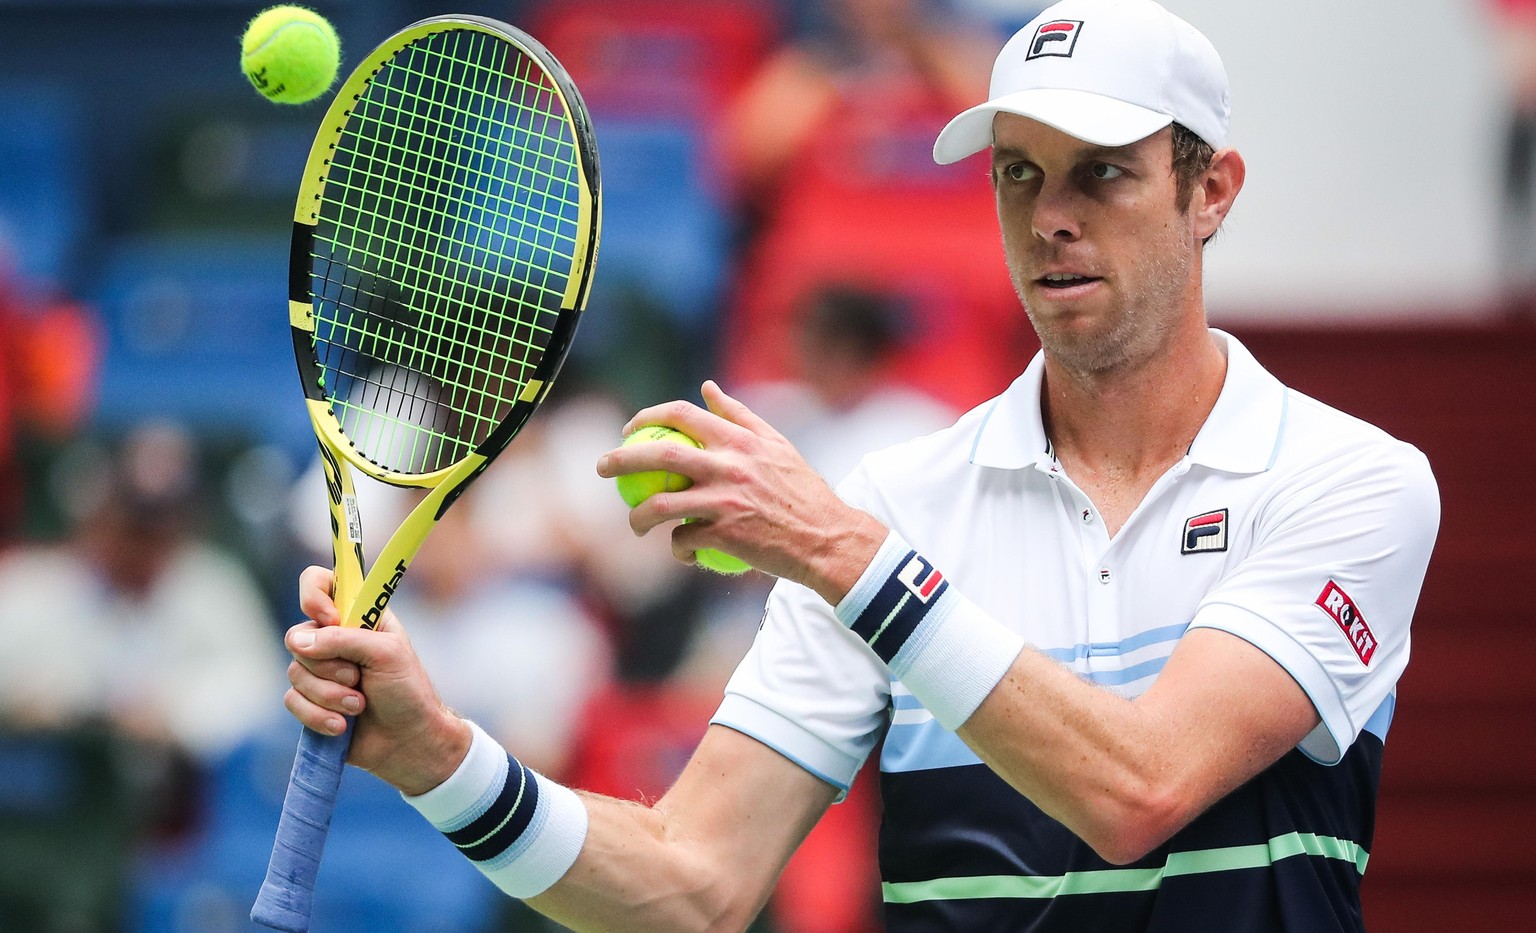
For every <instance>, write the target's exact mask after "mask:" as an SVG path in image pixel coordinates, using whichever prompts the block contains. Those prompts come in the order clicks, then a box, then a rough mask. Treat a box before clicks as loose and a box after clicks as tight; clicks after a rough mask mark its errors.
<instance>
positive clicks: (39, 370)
mask: <svg viewBox="0 0 1536 933" xmlns="http://www.w3.org/2000/svg"><path fill="white" fill-rule="evenodd" d="M49 292H50V290H49V289H46V288H39V287H24V284H23V282H22V281H21V279H20V277H19V274H18V273H17V271H16V269H15V266H14V263H13V261H12V257H11V250H10V246H9V244H8V243H7V242H6V240H5V231H4V230H3V229H0V544H4V543H6V542H8V541H11V540H14V539H16V538H17V537H20V536H22V534H23V532H24V530H25V529H24V526H25V524H26V520H27V518H28V516H27V514H26V513H27V510H28V508H29V506H33V505H35V504H36V503H35V502H29V501H28V499H29V493H30V492H32V491H34V490H31V489H30V488H29V487H31V486H32V485H33V482H32V481H33V480H34V479H35V476H34V474H35V470H34V469H31V468H30V467H31V464H30V463H29V462H28V454H29V453H31V452H32V451H31V448H33V447H44V446H45V447H50V448H51V447H55V446H58V445H62V444H63V443H64V442H65V441H67V440H68V439H69V438H70V437H71V436H72V435H73V433H74V432H75V431H76V430H77V429H78V428H79V427H80V425H81V423H82V422H83V421H84V419H85V417H86V415H87V414H88V412H89V409H90V405H91V400H92V399H91V391H92V389H93V388H94V385H95V376H96V369H97V364H98V362H99V357H100V352H101V348H100V344H101V338H100V334H99V333H98V329H97V324H96V321H95V319H94V317H93V316H92V315H91V314H90V313H89V312H88V311H87V310H86V309H85V308H84V307H83V306H81V305H79V304H77V303H75V302H73V301H69V300H67V299H63V298H58V297H55V296H53V295H51V294H50V293H49ZM38 459H41V458H38Z"/></svg>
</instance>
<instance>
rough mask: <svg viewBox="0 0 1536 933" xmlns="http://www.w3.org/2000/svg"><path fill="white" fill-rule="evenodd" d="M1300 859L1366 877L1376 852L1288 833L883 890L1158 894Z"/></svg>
mask: <svg viewBox="0 0 1536 933" xmlns="http://www.w3.org/2000/svg"><path fill="white" fill-rule="evenodd" d="M1298 855H1314V856H1318V857H1320V858H1332V859H1338V860H1340V861H1344V862H1351V863H1353V864H1354V866H1355V870H1356V871H1358V872H1359V873H1360V874H1362V875H1364V874H1365V863H1366V861H1367V860H1368V859H1369V858H1370V853H1368V852H1366V851H1365V850H1364V849H1362V848H1361V847H1360V846H1359V844H1358V843H1355V842H1351V841H1350V840H1348V839H1339V838H1337V837H1334V836H1319V835H1316V834H1315V833H1286V834H1285V835H1283V836H1276V837H1274V838H1273V839H1271V840H1269V842H1267V843H1259V844H1257V845H1251V846H1228V847H1226V848H1220V849H1196V850H1194V851H1190V852H1170V853H1169V854H1168V860H1167V862H1165V863H1164V865H1163V867H1161V868H1106V869H1100V870H1096V871H1073V872H1067V873H1066V874H1065V875H975V876H970V877H958V878H933V879H930V880H928V881H902V882H886V883H884V884H882V885H881V886H880V887H881V890H882V892H883V893H884V896H885V902H886V903H887V904H915V903H918V902H919V901H957V900H968V899H972V898H988V897H1000V898H1049V897H1058V896H1061V895H1067V894H1118V893H1122V892H1128V891H1154V890H1156V889H1157V888H1158V887H1159V886H1160V885H1162V883H1163V879H1164V878H1174V877H1178V876H1181V875H1206V874H1214V873H1216V872H1223V871H1240V870H1242V869H1246V868H1265V867H1267V866H1270V865H1273V864H1274V863H1276V862H1278V861H1280V860H1281V859H1287V858H1292V857H1294V856H1298Z"/></svg>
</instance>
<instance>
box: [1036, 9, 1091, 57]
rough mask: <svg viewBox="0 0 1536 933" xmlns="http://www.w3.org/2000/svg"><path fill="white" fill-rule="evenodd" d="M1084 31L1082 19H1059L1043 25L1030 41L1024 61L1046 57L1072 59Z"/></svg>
mask: <svg viewBox="0 0 1536 933" xmlns="http://www.w3.org/2000/svg"><path fill="white" fill-rule="evenodd" d="M1082 31H1083V21H1082V20H1080V19H1058V20H1052V21H1051V22H1049V23H1042V24H1041V25H1040V28H1039V29H1036V30H1035V38H1034V39H1033V40H1031V41H1030V43H1029V54H1028V55H1026V56H1024V60H1025V61H1029V60H1030V59H1032V58H1042V57H1044V56H1046V55H1056V56H1060V57H1061V58H1071V57H1072V50H1073V49H1075V48H1077V36H1078V33H1080V32H1082Z"/></svg>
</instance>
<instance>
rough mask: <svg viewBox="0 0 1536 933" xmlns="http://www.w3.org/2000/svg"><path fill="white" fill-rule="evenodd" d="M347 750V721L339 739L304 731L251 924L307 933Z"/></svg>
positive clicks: (349, 722) (349, 738)
mask: <svg viewBox="0 0 1536 933" xmlns="http://www.w3.org/2000/svg"><path fill="white" fill-rule="evenodd" d="M351 745H352V717H350V716H348V717H347V728H346V731H344V732H342V733H341V735H321V734H320V733H318V732H316V731H314V730H313V729H309V728H305V730H304V732H303V734H302V735H300V736H299V750H298V752H297V754H295V755H294V758H293V774H292V775H291V776H290V777H289V778H288V793H287V795H286V796H285V797H284V798H283V815H282V817H281V818H280V819H279V820H278V822H277V838H276V839H274V840H273V842H272V859H271V861H269V862H268V863H267V878H266V880H265V881H263V882H262V883H261V891H260V892H258V893H257V895H256V903H255V904H254V905H253V906H252V907H251V919H252V920H254V921H256V922H257V923H259V924H261V925H262V926H265V927H271V928H272V929H274V930H283V931H285V933H307V931H308V930H309V921H310V915H311V914H312V913H313V911H314V903H315V876H316V875H317V874H318V873H319V871H320V855H321V853H322V852H323V851H324V850H325V837H326V835H327V833H329V832H330V828H331V814H332V812H334V811H335V809H336V793H337V790H338V789H339V788H340V786H341V772H342V770H343V769H344V768H345V767H346V763H347V749H348V748H350V747H351Z"/></svg>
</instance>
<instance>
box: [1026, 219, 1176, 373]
mask: <svg viewBox="0 0 1536 933" xmlns="http://www.w3.org/2000/svg"><path fill="white" fill-rule="evenodd" d="M1163 239H1164V242H1162V243H1160V244H1159V247H1160V248H1159V249H1157V250H1154V251H1152V252H1151V253H1150V254H1148V255H1144V256H1143V257H1141V259H1140V260H1139V261H1138V262H1136V263H1135V264H1133V266H1132V268H1131V269H1130V270H1129V273H1130V274H1129V275H1126V276H1121V277H1118V279H1117V281H1116V287H1117V294H1116V295H1115V296H1114V299H1113V302H1112V307H1111V309H1110V311H1109V313H1108V320H1106V321H1104V322H1100V325H1099V326H1096V327H1082V326H1073V324H1074V323H1080V322H1077V321H1074V319H1073V318H1070V317H1065V318H1064V317H1059V316H1058V317H1053V316H1049V315H1046V314H1037V313H1036V311H1035V309H1034V308H1032V307H1031V306H1030V301H1029V299H1028V297H1026V293H1025V288H1024V286H1025V284H1026V283H1028V284H1032V283H1033V280H1032V279H1028V278H1026V277H1025V274H1024V273H1023V272H1022V271H1021V270H1020V269H1019V268H1018V266H1016V265H1015V264H1013V263H1010V264H1009V266H1010V269H1009V271H1010V277H1011V278H1012V279H1013V288H1014V292H1015V293H1016V294H1017V295H1018V297H1019V303H1020V304H1022V305H1023V306H1024V313H1025V314H1026V315H1028V317H1029V321H1030V324H1031V325H1033V326H1034V328H1035V334H1036V335H1037V336H1038V337H1039V338H1040V346H1041V348H1042V349H1044V350H1045V353H1046V355H1047V356H1048V357H1050V358H1051V359H1052V360H1053V361H1054V362H1056V363H1057V364H1059V365H1060V366H1061V367H1062V368H1063V369H1064V370H1066V371H1067V372H1069V373H1072V374H1074V375H1075V376H1077V377H1080V378H1083V379H1085V380H1086V379H1093V378H1095V377H1099V376H1102V375H1104V374H1106V373H1110V372H1113V371H1115V370H1119V369H1124V368H1127V367H1131V366H1135V365H1137V364H1138V363H1139V362H1140V361H1142V360H1144V359H1146V358H1148V357H1150V356H1151V355H1152V354H1153V353H1154V352H1155V350H1156V348H1157V347H1159V346H1161V345H1162V344H1163V343H1164V342H1165V341H1166V340H1167V338H1168V334H1169V333H1170V332H1171V331H1172V330H1173V329H1174V328H1175V326H1176V325H1177V321H1178V317H1179V308H1178V305H1179V302H1180V301H1181V299H1182V297H1183V295H1184V289H1185V286H1186V284H1187V283H1188V280H1189V275H1190V266H1191V264H1192V261H1193V260H1192V259H1191V255H1190V253H1189V251H1188V250H1187V249H1181V248H1180V244H1178V243H1177V242H1176V241H1177V234H1176V233H1175V232H1174V231H1172V230H1169V231H1168V234H1167V236H1166V237H1164V238H1163ZM1127 282H1130V283H1133V284H1134V285H1135V286H1136V287H1135V289H1134V291H1133V292H1132V293H1124V292H1118V288H1119V287H1121V286H1123V285H1124V283H1127Z"/></svg>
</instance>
